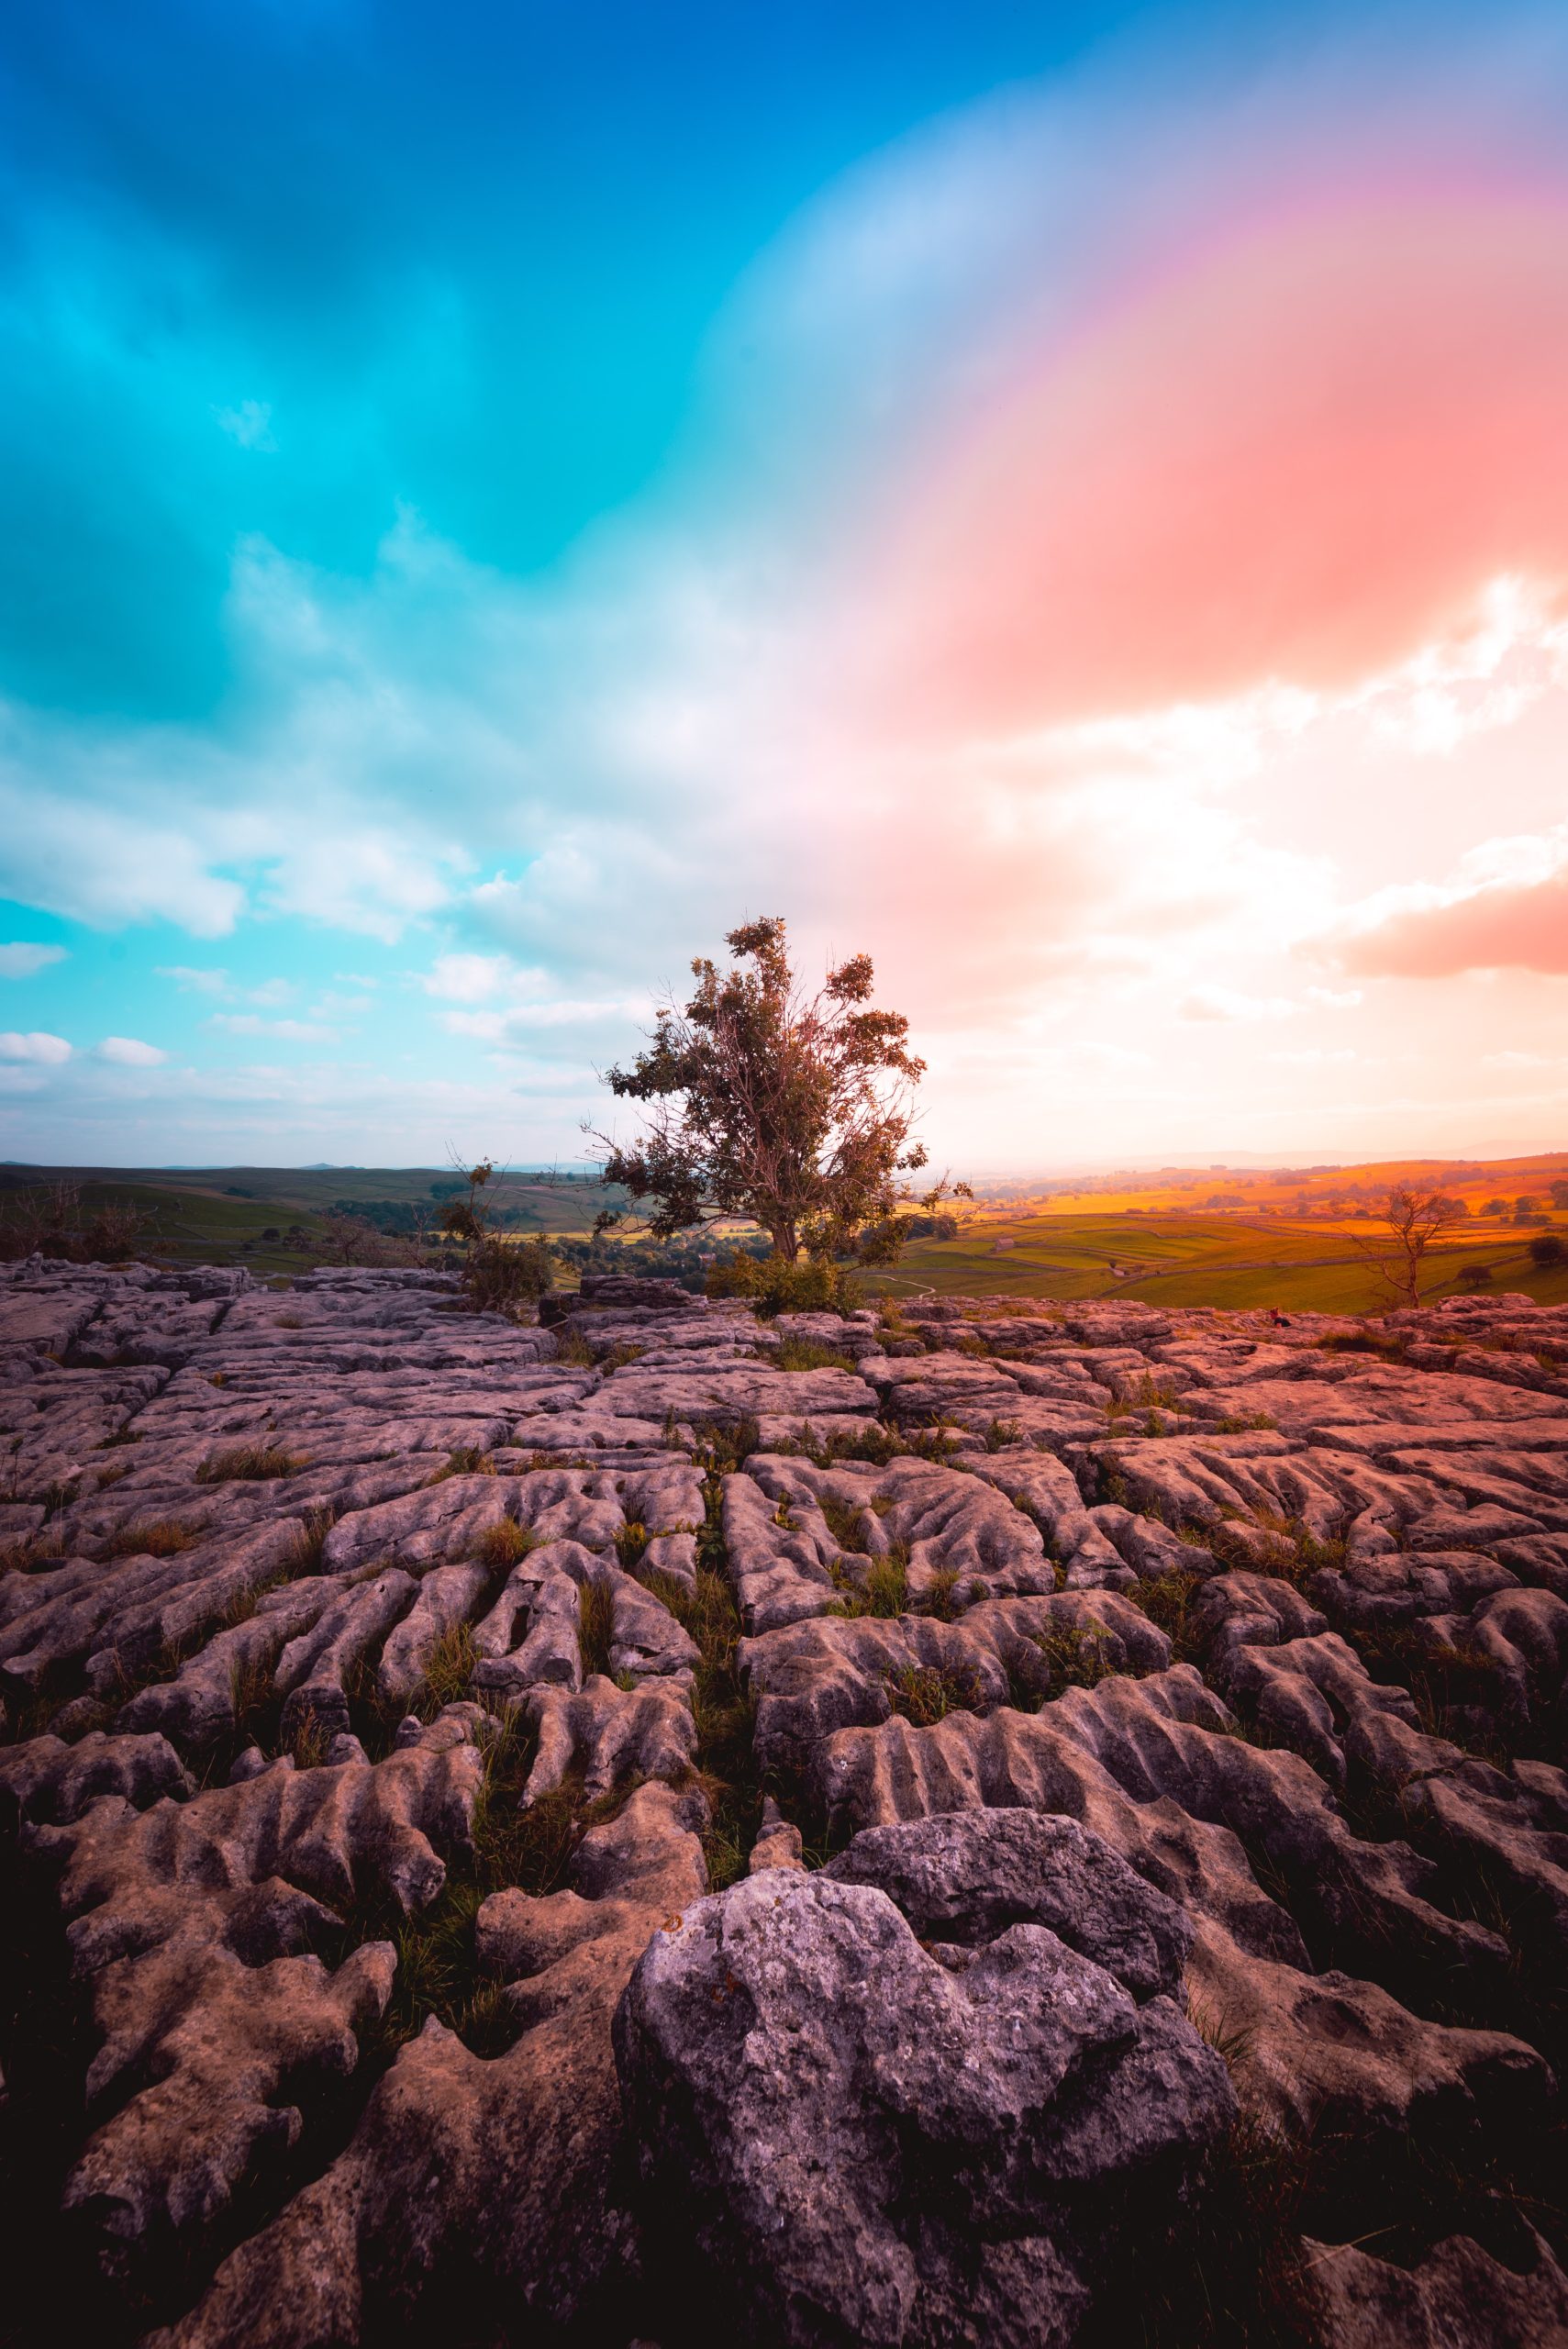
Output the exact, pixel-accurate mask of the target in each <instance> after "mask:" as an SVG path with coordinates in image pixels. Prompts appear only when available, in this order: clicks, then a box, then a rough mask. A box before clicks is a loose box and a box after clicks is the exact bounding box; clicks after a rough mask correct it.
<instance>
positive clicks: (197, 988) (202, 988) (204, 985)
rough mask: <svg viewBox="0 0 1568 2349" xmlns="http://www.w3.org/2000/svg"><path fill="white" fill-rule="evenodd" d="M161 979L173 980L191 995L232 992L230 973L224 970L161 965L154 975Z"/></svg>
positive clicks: (188, 964) (226, 993) (178, 964)
mask: <svg viewBox="0 0 1568 2349" xmlns="http://www.w3.org/2000/svg"><path fill="white" fill-rule="evenodd" d="M154 975H155V977H158V978H160V979H172V980H173V981H174V984H175V985H176V986H180V987H183V988H184V990H185V991H186V993H187V994H190V995H218V996H222V995H228V993H229V992H230V988H229V979H228V972H227V971H222V970H196V969H194V968H193V967H192V966H191V964H190V963H159V964H158V966H157V968H156V971H155V973H154Z"/></svg>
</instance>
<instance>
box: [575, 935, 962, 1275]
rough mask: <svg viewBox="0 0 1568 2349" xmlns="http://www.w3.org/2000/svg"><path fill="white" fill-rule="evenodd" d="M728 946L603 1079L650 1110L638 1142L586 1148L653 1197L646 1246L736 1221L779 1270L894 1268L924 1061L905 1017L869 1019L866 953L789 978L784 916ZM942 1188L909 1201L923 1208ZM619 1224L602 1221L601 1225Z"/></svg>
mask: <svg viewBox="0 0 1568 2349" xmlns="http://www.w3.org/2000/svg"><path fill="white" fill-rule="evenodd" d="M725 942H726V943H727V945H728V948H729V952H730V955H731V958H732V963H733V967H732V968H731V969H729V970H728V971H726V972H723V973H721V972H720V971H719V970H718V969H717V967H716V966H715V964H714V963H711V962H708V961H707V960H706V959H705V958H703V957H700V956H699V958H698V959H697V960H696V961H695V962H694V963H693V964H692V973H693V976H694V977H695V980H696V987H695V992H694V994H693V995H692V996H691V997H690V999H689V1001H687V1002H686V1003H685V1004H684V1006H683V1005H678V1004H676V1003H674V1002H673V1001H672V1002H669V1003H667V1004H665V1005H664V1006H663V1007H662V1008H661V1010H660V1012H659V1014H658V1018H657V1020H656V1023H655V1026H654V1028H653V1030H652V1032H651V1035H650V1037H649V1040H648V1041H649V1049H648V1050H647V1051H646V1052H639V1054H638V1056H637V1059H636V1060H635V1061H634V1062H633V1063H632V1065H631V1067H630V1068H612V1069H609V1070H608V1071H606V1075H605V1082H606V1085H609V1087H610V1089H611V1091H612V1092H614V1093H616V1094H618V1095H619V1096H620V1097H621V1098H622V1099H624V1100H630V1101H638V1102H641V1103H643V1104H645V1105H646V1109H645V1119H646V1130H645V1131H644V1133H643V1135H642V1137H641V1139H640V1140H639V1141H635V1142H632V1143H629V1144H626V1145H622V1144H619V1143H617V1142H615V1141H610V1140H609V1139H608V1138H607V1137H606V1136H604V1135H598V1136H596V1137H595V1139H596V1140H597V1141H600V1142H601V1143H602V1144H603V1145H604V1147H605V1150H606V1165H605V1174H604V1179H605V1181H606V1184H607V1185H618V1186H621V1187H622V1188H623V1189H624V1190H626V1191H627V1192H628V1194H629V1196H630V1197H631V1198H632V1200H633V1201H634V1202H641V1201H644V1200H647V1201H650V1202H651V1206H652V1212H651V1216H650V1217H649V1229H650V1230H651V1232H652V1234H653V1236H654V1237H655V1238H656V1239H669V1238H672V1237H673V1235H674V1234H675V1233H676V1232H678V1231H685V1230H691V1229H692V1228H693V1226H695V1225H698V1224H702V1223H707V1222H711V1221H713V1220H715V1219H717V1218H719V1217H722V1216H737V1215H743V1216H750V1217H751V1218H752V1219H754V1220H755V1221H756V1222H757V1223H759V1224H760V1225H761V1226H762V1230H764V1231H765V1232H766V1233H767V1234H768V1237H769V1239H770V1240H771V1241H772V1243H773V1253H774V1255H775V1256H777V1257H779V1258H781V1259H782V1260H783V1262H784V1264H786V1265H790V1264H795V1260H796V1259H797V1258H798V1256H799V1255H800V1252H801V1251H802V1249H805V1250H806V1252H807V1254H808V1255H810V1256H811V1257H813V1258H815V1259H817V1261H819V1262H826V1261H828V1260H829V1259H831V1258H834V1257H849V1256H852V1257H853V1258H854V1259H855V1260H856V1261H857V1262H858V1263H861V1264H887V1263H891V1262H892V1260H893V1258H894V1257H895V1256H896V1254H897V1252H898V1249H899V1246H900V1244H901V1242H902V1241H903V1238H904V1230H903V1226H902V1222H901V1219H900V1218H899V1215H898V1212H897V1210H898V1208H899V1205H900V1203H901V1202H902V1201H903V1200H904V1199H905V1198H906V1197H907V1192H906V1178H907V1177H908V1176H909V1175H913V1174H915V1173H917V1171H918V1169H919V1168H921V1167H923V1166H924V1165H925V1164H926V1163H927V1162H926V1152H925V1151H924V1150H923V1149H922V1148H921V1147H920V1145H919V1144H918V1143H917V1142H914V1141H911V1139H910V1136H911V1130H912V1127H913V1123H914V1116H913V1102H914V1094H915V1088H916V1086H917V1085H918V1084H919V1082H920V1079H921V1077H922V1076H923V1075H924V1074H925V1063H924V1062H923V1061H921V1060H917V1058H916V1057H915V1055H914V1053H912V1052H910V1050H909V1044H908V1036H909V1022H908V1020H907V1019H905V1018H904V1016H903V1014H902V1013H900V1012H896V1011H878V1010H876V1009H874V1008H873V1006H872V1001H871V996H872V977H873V974H872V964H871V957H870V956H869V955H867V954H856V955H853V956H851V959H850V961H849V962H847V963H840V965H839V967H838V969H837V970H833V971H829V972H828V976H827V979H826V981H825V982H824V984H823V985H822V986H821V987H819V988H818V989H817V990H816V991H815V992H814V993H813V992H810V991H808V990H807V989H806V987H804V986H803V985H801V983H800V981H799V979H798V978H797V976H796V974H795V972H794V971H793V970H792V969H791V967H790V962H789V955H788V952H787V950H786V946H785V941H784V922H783V921H782V920H780V919H777V918H766V919H762V920H760V921H752V922H745V923H742V924H741V926H740V929H738V930H731V931H730V932H729V933H728V938H727V940H726V941H725ZM948 1187H949V1186H947V1185H946V1184H945V1183H943V1184H938V1185H937V1186H935V1187H934V1189H932V1190H930V1191H929V1192H928V1193H927V1194H926V1195H925V1196H924V1197H922V1198H920V1199H919V1200H918V1201H917V1202H913V1201H912V1202H910V1204H917V1205H918V1206H920V1207H922V1208H926V1209H927V1210H928V1211H929V1210H930V1209H931V1208H934V1207H935V1206H936V1204H937V1202H938V1200H939V1199H940V1197H942V1196H943V1194H944V1192H945V1191H946V1190H947V1188H948ZM955 1187H956V1189H957V1190H958V1191H960V1192H962V1193H963V1195H964V1196H968V1193H967V1186H964V1185H962V1184H961V1185H958V1186H955ZM617 1220H618V1217H617V1215H615V1214H613V1213H611V1212H609V1211H606V1213H605V1214H604V1215H602V1216H601V1217H600V1218H599V1222H598V1228H599V1229H602V1230H609V1229H611V1228H612V1227H613V1226H614V1224H615V1223H616V1222H617Z"/></svg>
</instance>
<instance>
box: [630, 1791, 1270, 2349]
mask: <svg viewBox="0 0 1568 2349" xmlns="http://www.w3.org/2000/svg"><path fill="white" fill-rule="evenodd" d="M1088 1844H1089V1839H1087V1838H1084V1839H1083V1849H1084V1852H1085V1853H1086V1851H1087V1847H1088ZM928 1856H929V1854H928ZM1065 1856H1066V1855H1065V1854H1063V1858H1064V1859H1065ZM1108 1856H1109V1855H1107V1858H1108ZM1113 1865H1114V1863H1113ZM916 1873H917V1876H918V1871H917V1872H916ZM948 1874H949V1876H950V1878H951V1877H954V1876H962V1866H956V1867H950V1868H949V1870H948ZM1122 1888H1123V1889H1124V1892H1125V1897H1126V1898H1127V1899H1128V1900H1129V1903H1133V1902H1136V1899H1137V1897H1138V1890H1139V1887H1137V1883H1136V1879H1131V1878H1130V1872H1129V1882H1128V1884H1127V1885H1126V1886H1125V1887H1122ZM1086 1889H1087V1888H1086V1887H1084V1893H1085V1894H1086ZM1083 1897H1084V1895H1080V1898H1083ZM1068 1905H1074V1904H1073V1902H1072V1900H1071V1897H1069V1904H1068ZM1152 1905H1153V1904H1152V1902H1151V1906H1152ZM983 1913H984V1910H983V1903H982V1904H978V1905H977V1909H976V1912H975V1914H974V1915H973V1917H972V1919H971V1922H972V1923H973V1925H974V1927H975V1929H976V1932H975V1940H974V1942H973V1943H952V1944H950V1945H949V1947H948V1951H947V1954H946V1957H945V1962H939V1959H938V1956H937V1955H936V1954H927V1952H926V1951H925V1950H923V1949H922V1948H921V1946H920V1943H919V1942H918V1941H917V1939H916V1936H915V1933H914V1932H912V1931H911V1929H910V1926H909V1924H908V1923H907V1922H906V1920H905V1919H904V1917H903V1916H901V1915H900V1913H899V1910H898V1909H897V1907H896V1906H895V1903H894V1901H893V1900H892V1899H890V1898H888V1896H887V1895H886V1894H885V1893H884V1892H882V1891H880V1890H877V1889H875V1888H874V1887H872V1886H870V1885H868V1884H863V1883H843V1882H838V1881H829V1880H828V1879H827V1878H826V1877H825V1876H809V1875H807V1876H801V1875H795V1874H792V1873H790V1872H788V1871H785V1870H778V1869H768V1870H765V1871H763V1872H762V1873H761V1874H759V1875H757V1876H752V1877H751V1878H749V1879H748V1881H747V1882H746V1883H745V1884H743V1885H738V1886H736V1887H734V1888H733V1889H732V1890H731V1891H729V1892H728V1893H725V1894H723V1895H721V1896H719V1897H718V1898H714V1899H708V1900H705V1901H701V1902H698V1903H697V1904H696V1905H695V1907H694V1908H691V1909H687V1910H686V1911H685V1912H684V1915H683V1916H682V1917H681V1918H680V1919H679V1920H678V1921H676V1920H673V1921H672V1922H671V1923H670V1925H669V1926H668V1927H664V1928H662V1929H661V1930H660V1932H657V1933H656V1934H655V1935H654V1937H653V1939H652V1941H651V1943H650V1944H649V1947H648V1950H647V1952H646V1954H644V1956H643V1957H642V1959H641V1961H640V1963H639V1965H638V1968H637V1971H636V1973H635V1974H634V1975H633V1976H632V1980H631V1983H630V1986H629V1987H628V1991H627V1995H626V1998H625V2000H624V2002H623V2004H622V2006H621V2009H620V2010H619V2013H618V2014H617V2023H616V2053H617V2063H618V2065H619V2068H620V2073H621V2078H622V2082H623V2085H624V2087H625V2091H626V2096H627V2102H628V2118H629V2120H630V2123H631V2127H632V2129H633V2132H634V2134H635V2138H636V2141H637V2143H638V2146H639V2153H640V2157H641V2162H642V2168H643V2176H644V2178H645V2181H646V2183H647V2185H648V2188H649V2189H650V2192H651V2197H652V2199H653V2206H654V2209H655V2210H656V2212H657V2213H658V2215H659V2217H660V2219H661V2220H662V2222H663V2224H664V2225H665V2226H666V2227H667V2228H668V2229H669V2230H670V2231H671V2232H670V2237H669V2238H667V2239H666V2241H667V2249H668V2250H669V2251H673V2252H675V2253H676V2254H677V2255H681V2254H684V2255H685V2258H686V2261H687V2265H688V2272H691V2273H693V2274H694V2276H701V2277H703V2278H704V2280H705V2281H706V2284H707V2287H708V2291H707V2295H706V2297H707V2298H708V2299H709V2301H710V2305H711V2304H713V2303H717V2305H718V2307H720V2308H725V2307H728V2309H730V2310H734V2312H735V2314H736V2316H737V2318H738V2320H739V2321H740V2324H741V2325H742V2327H744V2328H745V2329H746V2331H747V2332H749V2333H750V2337H752V2338H762V2339H766V2340H768V2341H776V2342H781V2343H818V2342H823V2341H828V2340H846V2341H851V2340H852V2341H857V2342H866V2343H925V2342H937V2341H947V2340H950V2339H952V2338H954V2337H955V2335H956V2334H957V2333H958V2331H959V2328H961V2327H962V2326H964V2325H965V2324H967V2323H971V2322H973V2318H974V2313H975V2310H976V2309H977V2308H978V2310H980V2311H982V2312H983V2314H984V2320H985V2337H986V2338H987V2339H988V2340H990V2341H992V2342H995V2343H1008V2342H1017V2343H1024V2342H1030V2343H1035V2342H1040V2341H1062V2342H1066V2341H1071V2340H1072V2339H1073V2338H1074V2337H1075V2336H1076V2334H1077V2333H1078V2332H1079V2331H1080V2330H1081V2327H1082V2323H1083V2321H1084V2318H1085V2316H1086V2315H1087V2313H1088V2311H1089V2310H1090V2308H1091V2307H1092V2304H1093V2299H1094V2290H1095V2275H1096V2270H1097V2269H1098V2268H1099V2267H1100V2266H1102V2265H1103V2263H1104V2262H1105V2261H1106V2258H1107V2256H1108V2257H1112V2258H1114V2255H1115V2250H1116V2243H1117V2235H1118V2218H1121V2216H1122V2214H1123V2213H1124V2212H1125V2211H1126V2210H1127V2208H1128V2205H1129V2201H1131V2200H1136V2199H1138V2198H1140V2197H1146V2196H1149V2195H1151V2194H1159V2195H1162V2196H1173V2195H1175V2194H1177V2193H1179V2191H1180V2188H1181V2184H1182V2180H1183V2178H1184V2176H1185V2175H1186V2174H1187V2173H1188V2172H1189V2171H1190V2170H1191V2169H1192V2167H1193V2166H1194V2165H1195V2162H1196V2161H1197V2159H1198V2157H1199V2155H1200V2153H1201V2150H1202V2148H1203V2147H1204V2145H1205V2144H1207V2143H1208V2142H1209V2141H1210V2140H1211V2139H1212V2138H1213V2137H1214V2136H1215V2135H1216V2134H1218V2132H1219V2131H1220V2130H1221V2129H1223V2128H1224V2127H1225V2126H1226V2124H1227V2122H1228V2121H1229V2118H1230V2115H1231V2113H1232V2111H1233V2110H1234V2106H1233V2101H1232V2099H1231V2094H1230V2088H1229V2082H1228V2081H1227V2079H1226V2076H1225V2070H1224V2066H1223V2065H1221V2064H1220V2062H1219V2060H1218V2057H1217V2056H1216V2055H1215V2054H1213V2052H1212V2050H1210V2049H1209V2048H1207V2047H1206V2046H1205V2045H1204V2044H1203V2043H1202V2042H1201V2041H1200V2040H1199V2038H1198V2037H1197V2035H1196V2033H1195V2032H1194V2031H1193V2030H1192V2028H1191V2026H1190V2025H1189V2024H1187V2023H1186V2022H1185V2021H1184V2020H1183V2019H1182V2017H1181V2016H1180V2014H1179V2013H1178V2012H1177V2010H1176V2009H1175V2008H1174V2007H1173V2005H1172V2004H1171V2002H1170V2001H1169V1999H1167V1998H1154V1999H1152V2000H1151V2003H1150V2004H1148V2005H1147V2006H1145V2007H1143V2008H1142V2009H1140V2007H1139V2006H1138V2005H1137V2004H1136V2002H1135V2000H1134V1999H1133V1998H1132V1997H1131V1996H1129V1992H1128V1991H1127V1989H1126V1988H1124V1987H1123V1986H1122V1985H1121V1984H1120V1983H1119V1982H1118V1980H1117V1979H1116V1977H1115V1976H1113V1975H1112V1974H1110V1973H1109V1972H1108V1971H1106V1969H1105V1968H1103V1967H1102V1966H1100V1965H1095V1964H1094V1963H1092V1962H1091V1961H1090V1960H1088V1959H1086V1958H1084V1957H1082V1956H1080V1955H1078V1954H1076V1953H1075V1952H1074V1951H1073V1949H1072V1948H1070V1947H1069V1945H1068V1944H1067V1943H1065V1942H1064V1941H1062V1939H1061V1938H1059V1937H1058V1935H1057V1934H1055V1933H1054V1932H1051V1931H1050V1930H1049V1929H1048V1928H1046V1927H1045V1926H1043V1925H1040V1924H1032V1923H1018V1924H1012V1925H1007V1926H1006V1927H1004V1928H1002V1929H1001V1930H1000V1931H998V1932H996V1933H995V1934H994V1935H992V1936H990V1937H988V1938H981V1933H980V1927H981V1923H982V1918H983ZM1162 1921H1165V1920H1162ZM1139 1954H1140V1957H1141V1956H1143V1955H1144V1954H1145V1953H1144V1952H1142V1951H1140V1953H1139ZM1091 2206H1092V2207H1093V2210H1094V2217H1093V2219H1092V2220H1091V2219H1090V2217H1089V2209H1090V2207H1091ZM692 2254H695V2262H694V2261H693V2258H692ZM696 2262H700V2266H697V2265H696V2264H695V2263H696Z"/></svg>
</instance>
